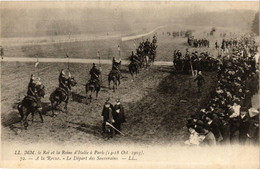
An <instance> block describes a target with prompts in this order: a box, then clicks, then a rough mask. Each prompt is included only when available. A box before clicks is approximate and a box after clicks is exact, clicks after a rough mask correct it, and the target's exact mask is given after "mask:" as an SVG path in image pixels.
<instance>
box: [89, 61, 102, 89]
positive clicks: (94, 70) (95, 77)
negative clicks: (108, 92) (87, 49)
mask: <svg viewBox="0 0 260 169" xmlns="http://www.w3.org/2000/svg"><path fill="white" fill-rule="evenodd" d="M89 74H90V76H91V77H90V81H93V82H94V83H95V84H96V85H97V86H100V82H99V75H100V74H101V68H99V69H98V68H97V66H96V64H95V63H93V67H92V68H91V70H90V71H89ZM97 86H96V87H97Z"/></svg>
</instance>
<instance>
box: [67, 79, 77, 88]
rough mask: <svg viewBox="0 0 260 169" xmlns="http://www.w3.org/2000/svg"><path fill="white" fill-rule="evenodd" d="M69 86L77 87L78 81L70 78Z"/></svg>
mask: <svg viewBox="0 0 260 169" xmlns="http://www.w3.org/2000/svg"><path fill="white" fill-rule="evenodd" d="M68 85H69V86H76V85H77V82H76V80H75V79H74V77H70V78H69V79H68Z"/></svg>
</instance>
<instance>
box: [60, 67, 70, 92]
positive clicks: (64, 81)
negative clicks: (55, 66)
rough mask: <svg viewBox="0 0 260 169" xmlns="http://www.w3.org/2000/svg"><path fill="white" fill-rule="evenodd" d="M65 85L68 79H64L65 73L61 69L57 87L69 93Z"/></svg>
mask: <svg viewBox="0 0 260 169" xmlns="http://www.w3.org/2000/svg"><path fill="white" fill-rule="evenodd" d="M67 83H68V78H66V76H65V71H64V69H62V70H61V72H60V75H59V87H60V88H63V89H65V90H66V91H67V92H69V88H68V84H67Z"/></svg>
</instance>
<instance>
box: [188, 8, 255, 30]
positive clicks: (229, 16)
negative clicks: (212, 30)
mask: <svg viewBox="0 0 260 169" xmlns="http://www.w3.org/2000/svg"><path fill="white" fill-rule="evenodd" d="M255 13H256V11H253V10H229V11H223V12H215V11H214V12H199V13H195V14H193V15H190V16H189V17H187V18H186V19H185V22H186V24H190V25H197V26H215V27H234V28H241V29H248V30H250V28H251V25H252V22H253V19H254V16H255Z"/></svg>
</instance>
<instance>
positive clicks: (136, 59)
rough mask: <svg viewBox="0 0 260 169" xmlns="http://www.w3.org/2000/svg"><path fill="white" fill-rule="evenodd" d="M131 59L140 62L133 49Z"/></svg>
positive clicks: (133, 61)
mask: <svg viewBox="0 0 260 169" xmlns="http://www.w3.org/2000/svg"><path fill="white" fill-rule="evenodd" d="M130 61H131V62H132V63H139V60H138V57H137V55H135V54H134V52H133V51H132V55H131V56H130Z"/></svg>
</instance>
